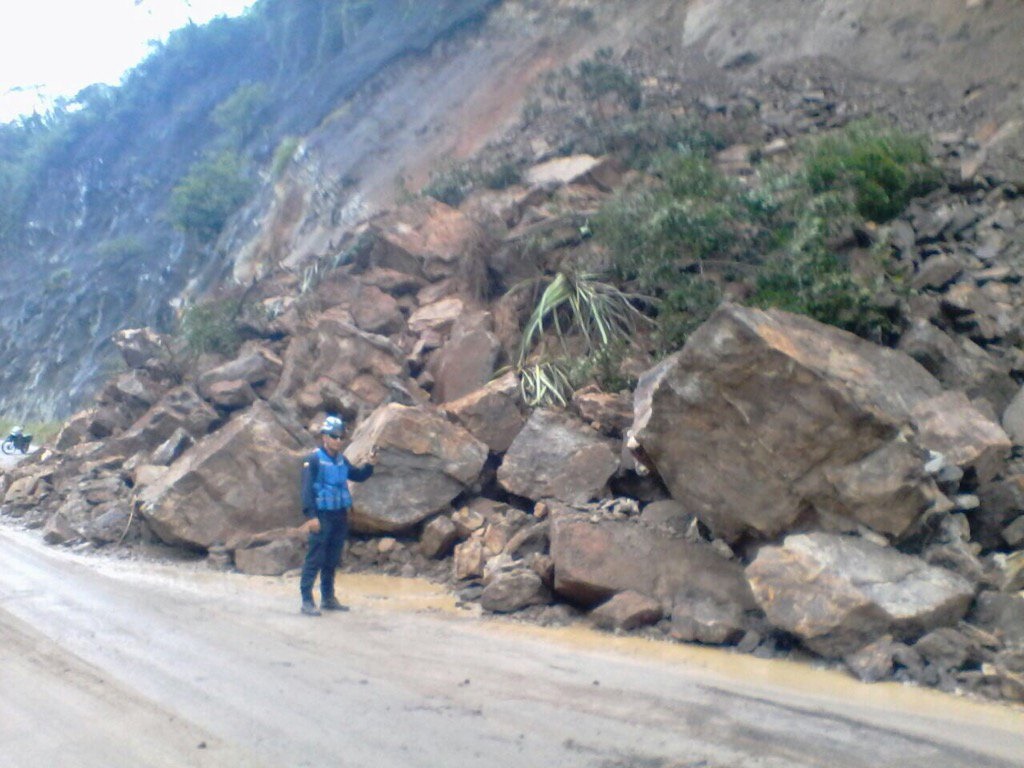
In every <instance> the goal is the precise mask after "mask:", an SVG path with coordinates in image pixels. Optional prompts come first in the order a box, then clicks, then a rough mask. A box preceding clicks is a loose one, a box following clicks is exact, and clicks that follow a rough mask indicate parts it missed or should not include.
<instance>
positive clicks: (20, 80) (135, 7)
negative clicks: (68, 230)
mask: <svg viewBox="0 0 1024 768" xmlns="http://www.w3.org/2000/svg"><path fill="white" fill-rule="evenodd" d="M253 2H254V0H18V1H17V2H15V1H14V0H7V2H5V3H4V9H3V22H2V24H0V122H8V121H10V120H14V119H16V118H17V117H18V116H19V115H23V114H31V113H32V112H33V111H40V112H45V111H46V109H47V108H48V106H49V105H50V104H52V100H53V99H55V98H58V97H65V98H70V97H72V96H74V95H75V94H76V93H78V92H79V91H80V90H82V88H84V87H85V86H87V85H91V84H93V83H109V84H111V85H117V84H118V83H119V82H120V80H121V75H122V74H124V72H126V71H127V70H129V69H131V68H132V67H133V66H135V65H136V64H138V63H139V62H141V61H142V60H143V59H144V58H145V57H146V56H147V54H148V53H149V52H150V50H151V47H150V41H156V40H164V39H166V37H167V35H168V33H170V32H171V31H172V30H175V29H178V28H180V27H183V26H185V25H186V24H188V23H189V20H190V19H191V20H192V21H193V22H194V23H196V24H203V23H205V22H207V21H209V20H210V19H212V18H214V17H215V16H221V15H224V16H235V15H238V14H239V13H241V12H242V11H244V10H245V9H246V8H247V7H249V6H250V5H252V4H253Z"/></svg>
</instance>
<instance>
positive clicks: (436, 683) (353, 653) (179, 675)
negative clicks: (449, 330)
mask: <svg viewBox="0 0 1024 768" xmlns="http://www.w3.org/2000/svg"><path fill="white" fill-rule="evenodd" d="M0 573H2V574H3V576H2V578H0V763H2V764H3V765H5V766H10V767H11V768H29V767H30V766H31V767H32V768H35V767H36V766H40V765H53V766H57V765H60V766H65V767H68V766H71V767H73V768H93V767H94V766H95V767H96V768H100V767H101V766H102V768H120V767H121V766H124V768H128V767H129V766H131V768H137V766H178V767H180V766H186V765H187V766H233V767H234V768H242V767H245V766H287V767H289V768H291V767H293V766H366V765H373V766H403V768H404V767H407V766H457V765H478V764H485V763H486V764H487V765H489V766H496V767H501V766H509V767H510V768H511V767H512V766H515V767H516V768H520V767H525V766H539V765H558V766H564V767H567V768H571V767H573V766H587V767H588V768H614V767H622V768H625V767H626V766H630V767H640V766H642V767H643V768H659V767H666V768H667V767H668V766H675V767H676V768H679V767H681V766H706V767H708V766H710V767H715V766H719V767H721V768H725V767H726V766H728V767H729V768H738V767H740V766H758V767H759V768H782V767H783V766H785V767H786V768H792V767H793V766H831V767H833V768H843V767H844V766H851V767H852V766H864V767H865V768H866V767H867V766H871V768H882V767H884V766H900V767H901V768H908V767H911V766H922V767H924V766H927V768H944V767H946V766H948V767H949V768H953V766H957V767H959V766H968V765H969V766H976V767H977V768H1008V767H1009V766H1019V765H1021V764H1022V763H1021V755H1022V754H1024V712H1022V711H1021V710H1019V709H1014V708H1011V707H1007V706H1001V705H989V704H984V703H978V702H972V701H966V700H963V699H958V698H955V697H951V696H947V695H944V694H940V693H937V692H934V691H930V690H919V689H914V688H907V687H901V686H897V685H876V686H866V685H862V684H859V683H856V682H855V681H853V680H852V679H850V678H848V677H846V676H844V675H841V674H837V673H834V672H829V671H825V670H816V669H812V668H808V667H806V666H802V665H799V664H794V663H788V662H778V661H773V662H768V661H762V660H758V659H754V658H751V657H746V656H738V655H734V654H730V653H728V652H723V651H717V650H710V649H700V648H692V647H690V648H687V647H682V646H675V645H671V644H665V643H652V642H648V641H643V640H636V639H628V638H616V637H614V636H610V635H607V634H598V633H595V632H592V631H590V630H587V629H585V628H582V627H576V628H572V629H562V630H544V629H540V628H537V627H528V626H524V625H519V624H516V623H513V622H511V621H507V620H495V619H485V618H482V617H480V616H479V615H477V614H476V613H475V612H473V611H471V610H468V609H461V608H459V607H457V606H456V604H455V602H454V600H453V598H451V597H450V596H449V595H447V594H446V593H444V592H443V591H441V590H440V588H438V587H435V586H433V585H430V584H426V583H424V582H419V581H412V580H400V579H388V578H385V577H367V576H342V577H341V578H340V587H341V589H342V590H343V591H344V594H345V595H346V598H347V600H348V601H349V602H350V604H351V606H352V611H351V612H349V613H345V614H336V615H325V616H323V617H320V618H316V619H313V618H308V617H302V616H300V615H299V613H298V611H297V599H296V594H297V589H296V584H295V581H294V578H287V577H286V578H283V579H276V578H261V577H251V576H240V575H238V574H233V573H223V572H216V571H211V570H208V569H206V568H205V567H204V566H201V565H199V564H193V565H173V564H154V563H146V562H140V561H121V560H115V559H106V558H101V557H96V556H95V555H93V556H88V557H86V556H80V555H76V554H73V553H71V552H68V551H64V550H56V549H53V548H47V547H44V546H42V545H41V544H40V543H39V542H38V540H37V539H36V538H35V537H34V536H33V535H32V534H30V533H26V532H20V531H14V530H9V529H0Z"/></svg>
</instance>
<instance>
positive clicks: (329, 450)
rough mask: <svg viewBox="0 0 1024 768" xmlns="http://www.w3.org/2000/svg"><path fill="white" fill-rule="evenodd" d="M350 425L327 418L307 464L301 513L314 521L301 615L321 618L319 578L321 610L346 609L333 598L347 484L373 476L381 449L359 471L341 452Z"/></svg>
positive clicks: (345, 525) (343, 535)
mask: <svg viewBox="0 0 1024 768" xmlns="http://www.w3.org/2000/svg"><path fill="white" fill-rule="evenodd" d="M344 434H345V422H344V421H342V420H341V419H340V418H339V417H337V416H328V417H327V418H326V419H325V420H324V423H323V426H321V427H320V435H321V439H322V445H321V447H320V448H318V449H317V450H316V451H315V452H314V453H311V454H310V455H309V457H308V458H307V459H306V461H305V463H303V465H302V514H304V515H305V516H306V517H307V518H309V521H308V522H307V523H306V527H307V529H308V530H309V550H308V551H307V552H306V561H305V563H303V565H302V577H301V579H300V580H299V590H300V592H301V593H302V613H304V614H306V615H307V616H319V615H320V610H319V609H318V608H317V607H316V603H315V602H313V583H314V582H315V581H316V576H317V574H318V573H319V574H320V597H321V600H320V606H321V608H323V609H324V610H325V611H347V610H348V607H347V606H344V605H342V604H341V603H339V602H338V598H337V597H336V596H335V594H334V572H335V570H336V569H337V568H338V565H339V564H340V563H341V552H342V549H343V548H344V547H345V539H346V538H347V537H348V511H349V509H351V507H352V495H351V494H350V493H349V490H348V481H349V480H353V481H355V482H357V483H361V482H363V481H364V480H366V479H367V478H369V477H370V475H372V474H373V465H374V463H375V462H376V460H377V450H376V448H375V449H373V451H372V452H371V453H370V461H369V463H367V464H364V465H363V466H361V467H354V466H352V464H350V463H349V461H348V459H346V458H345V457H344V456H343V455H342V453H341V438H342V437H343V436H344Z"/></svg>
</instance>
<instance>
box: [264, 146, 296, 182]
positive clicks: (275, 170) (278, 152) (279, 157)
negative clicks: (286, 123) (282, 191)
mask: <svg viewBox="0 0 1024 768" xmlns="http://www.w3.org/2000/svg"><path fill="white" fill-rule="evenodd" d="M298 149H299V139H298V137H296V136H285V137H284V138H283V139H281V141H280V143H279V144H278V145H277V149H275V150H274V158H273V159H272V160H271V161H270V177H271V178H272V179H280V178H281V176H283V175H284V171H285V168H287V167H288V164H289V163H290V162H291V161H292V158H294V157H295V153H296V152H297V151H298Z"/></svg>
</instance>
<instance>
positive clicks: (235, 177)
mask: <svg viewBox="0 0 1024 768" xmlns="http://www.w3.org/2000/svg"><path fill="white" fill-rule="evenodd" d="M251 190H252V182H251V181H250V179H249V176H248V174H247V168H246V164H245V163H244V161H243V160H242V158H241V157H239V156H238V155H237V154H235V153H234V152H230V151H224V152H220V153H219V154H216V155H213V156H212V157H208V158H206V159H205V160H201V161H200V162H198V163H196V164H195V165H193V166H192V168H191V169H189V172H188V174H187V175H186V176H185V177H184V178H183V179H182V180H181V181H180V182H179V183H178V184H177V186H175V187H174V189H173V190H172V191H171V205H170V215H171V220H172V221H173V222H174V224H175V226H177V227H178V228H179V229H181V230H182V231H184V232H186V233H188V234H191V235H194V236H195V237H196V238H197V239H198V240H199V241H200V242H203V243H206V242H210V241H212V240H213V239H214V238H216V237H217V235H218V234H220V231H221V229H222V228H223V226H224V223H225V222H226V221H227V220H228V217H229V216H230V215H231V214H232V213H234V212H235V211H236V210H237V209H238V207H239V206H240V205H241V204H242V203H243V202H245V200H246V198H248V197H249V194H250V192H251Z"/></svg>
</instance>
